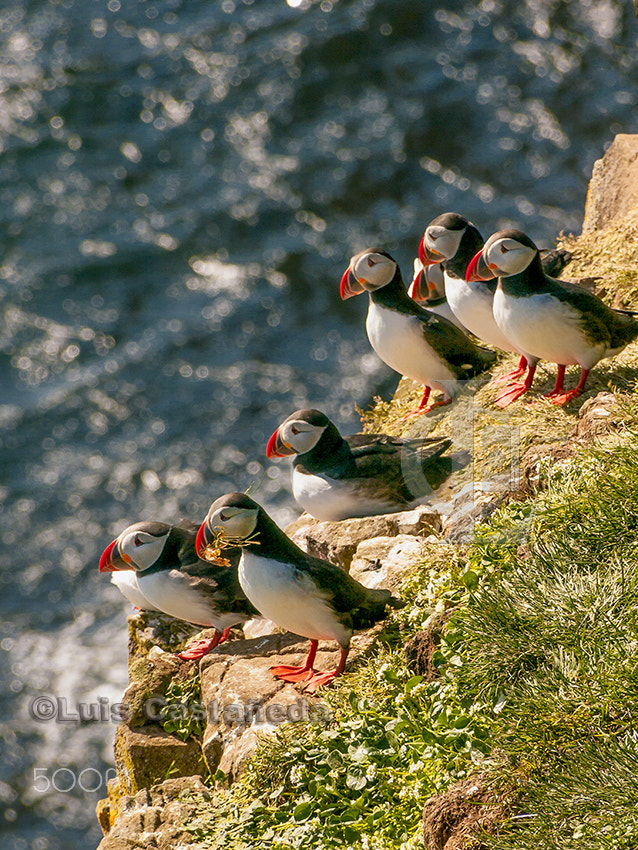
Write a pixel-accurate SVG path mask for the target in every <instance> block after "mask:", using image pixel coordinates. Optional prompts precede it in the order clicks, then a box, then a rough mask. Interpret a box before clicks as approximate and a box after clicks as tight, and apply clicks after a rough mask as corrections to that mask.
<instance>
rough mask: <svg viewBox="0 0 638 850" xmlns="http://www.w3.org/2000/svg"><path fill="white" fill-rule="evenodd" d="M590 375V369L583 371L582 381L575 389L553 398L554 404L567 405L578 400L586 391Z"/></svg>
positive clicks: (581, 374)
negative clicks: (586, 383)
mask: <svg viewBox="0 0 638 850" xmlns="http://www.w3.org/2000/svg"><path fill="white" fill-rule="evenodd" d="M588 375H589V369H582V370H581V373H580V381H579V382H578V383H577V384H576V386H575V387H574V389H573V390H569V392H566V393H561V394H560V395H556V396H554V397H553V398H552V404H566V403H567V402H568V401H571V400H572V399H573V398H577V397H578V396H579V395H580V394H581V393H582V391H583V390H584V389H585V381H586V380H587V376H588Z"/></svg>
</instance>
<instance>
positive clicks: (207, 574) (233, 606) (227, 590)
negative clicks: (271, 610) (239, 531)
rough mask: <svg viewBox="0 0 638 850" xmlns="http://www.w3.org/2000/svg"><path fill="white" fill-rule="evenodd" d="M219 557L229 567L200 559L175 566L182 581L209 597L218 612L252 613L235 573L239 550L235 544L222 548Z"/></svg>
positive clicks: (207, 598) (255, 610) (252, 609)
mask: <svg viewBox="0 0 638 850" xmlns="http://www.w3.org/2000/svg"><path fill="white" fill-rule="evenodd" d="M227 553H228V554H227ZM223 557H226V558H228V560H230V561H231V566H229V567H227V566H217V565H215V564H214V563H211V562H209V561H203V560H201V559H198V560H197V561H194V562H193V563H190V564H182V565H181V566H180V568H179V573H180V575H181V576H182V581H184V582H185V583H186V584H187V585H188V586H189V587H190V588H191V589H192V590H193V591H194V592H196V593H197V594H198V595H200V596H201V597H202V598H203V599H206V600H210V602H211V603H212V604H213V605H214V606H215V608H217V609H218V610H219V611H223V612H227V611H233V612H236V613H238V614H246V615H248V616H251V617H253V616H255V614H256V613H258V612H257V609H256V608H255V607H254V606H253V605H252V604H251V603H250V602H249V601H248V599H247V598H246V594H245V593H244V591H243V590H242V589H241V585H240V584H239V577H238V575H237V564H238V563H239V558H240V557H241V550H240V549H239V547H232V549H230V548H229V549H225V550H223Z"/></svg>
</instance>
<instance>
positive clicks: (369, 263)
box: [367, 257, 376, 269]
mask: <svg viewBox="0 0 638 850" xmlns="http://www.w3.org/2000/svg"><path fill="white" fill-rule="evenodd" d="M367 262H368V268H370V269H371V268H372V266H374V265H376V263H375V262H374V260H373V259H372V257H368V260H367Z"/></svg>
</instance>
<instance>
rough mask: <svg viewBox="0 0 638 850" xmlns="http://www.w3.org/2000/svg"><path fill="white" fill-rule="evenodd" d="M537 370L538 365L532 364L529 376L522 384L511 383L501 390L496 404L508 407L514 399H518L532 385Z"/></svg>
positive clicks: (495, 400) (495, 401)
mask: <svg viewBox="0 0 638 850" xmlns="http://www.w3.org/2000/svg"><path fill="white" fill-rule="evenodd" d="M535 372H536V365H534V366H530V367H529V369H528V372H527V377H526V378H525V380H524V381H523V383H522V384H509V385H508V386H507V387H505V389H504V390H503V391H502V392H500V393H499V394H498V395H497V396H496V398H495V399H494V404H495V406H496V407H507V406H508V405H509V404H511V403H512V402H513V401H516V399H517V398H519V397H520V396H522V395H523V393H526V392H527V390H528V389H529V388H530V387H531V386H532V382H533V381H534V373H535Z"/></svg>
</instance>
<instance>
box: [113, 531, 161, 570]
mask: <svg viewBox="0 0 638 850" xmlns="http://www.w3.org/2000/svg"><path fill="white" fill-rule="evenodd" d="M140 536H144V535H141V534H140V532H135V533H134V534H127V535H126V536H125V537H123V538H122V540H121V542H120V545H119V550H120V556H121V558H122V560H123V561H125V562H126V563H127V564H130V566H131V567H132V568H133V569H134V570H144V569H146V568H147V567H150V566H151V565H152V564H154V563H155V561H157V559H158V558H159V556H160V555H161V554H162V550H163V548H164V544H165V543H166V537H152V536H151V535H146V536H147V537H148V539H144V540H143V542H141V543H139V544H136V543H135V540H136V538H139V537H140Z"/></svg>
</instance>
